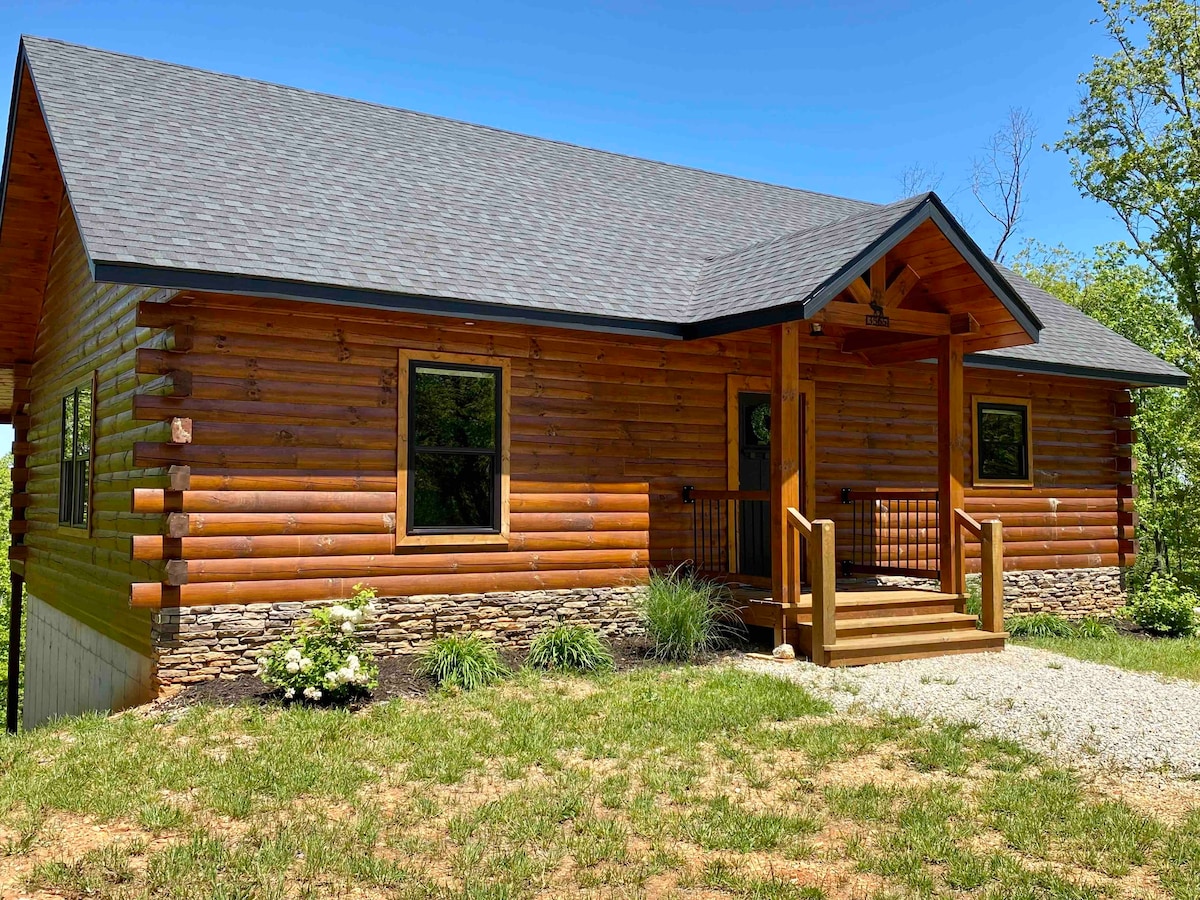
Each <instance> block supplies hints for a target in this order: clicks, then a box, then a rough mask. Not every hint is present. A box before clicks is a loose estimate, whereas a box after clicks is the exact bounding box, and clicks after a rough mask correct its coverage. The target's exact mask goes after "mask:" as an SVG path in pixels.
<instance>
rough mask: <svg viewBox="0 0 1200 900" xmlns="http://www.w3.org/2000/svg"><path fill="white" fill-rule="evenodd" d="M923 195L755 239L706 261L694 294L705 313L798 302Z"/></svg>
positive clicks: (720, 314) (916, 202)
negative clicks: (755, 240) (789, 232)
mask: <svg viewBox="0 0 1200 900" xmlns="http://www.w3.org/2000/svg"><path fill="white" fill-rule="evenodd" d="M924 199H925V195H921V196H919V197H912V198H910V199H908V200H901V201H900V202H899V203H893V204H891V205H889V206H872V207H869V208H868V209H865V210H859V211H857V212H855V213H853V214H851V215H850V216H849V217H847V218H845V219H841V220H839V221H837V222H833V223H829V224H825V225H818V226H815V227H812V228H805V229H802V230H801V231H794V232H792V233H791V234H785V235H784V236H783V237H777V238H774V239H772V240H767V241H761V242H759V243H757V244H753V245H751V246H749V247H745V248H742V249H738V250H735V251H733V252H732V253H727V254H725V255H724V256H719V257H717V258H716V259H712V260H710V261H709V262H708V263H707V264H706V265H705V266H704V274H703V275H702V276H701V278H700V281H699V283H698V284H697V286H696V293H695V297H696V299H697V301H698V304H699V305H701V306H702V308H703V310H704V314H705V316H706V317H711V318H717V317H718V316H728V315H732V314H734V313H738V312H747V311H750V310H756V309H767V308H770V307H774V306H782V305H784V304H787V303H802V302H803V301H804V300H805V299H806V298H808V297H809V296H811V295H812V293H813V292H814V291H816V290H817V288H819V287H821V286H822V285H823V284H825V282H827V281H828V280H829V279H830V278H832V277H833V276H834V275H836V274H837V273H838V272H839V271H840V270H841V268H842V267H843V266H844V265H845V264H846V263H847V262H849V259H850V257H851V256H853V255H854V254H855V253H857V252H859V251H860V250H862V248H863V247H864V246H865V245H866V244H868V243H869V242H871V241H872V240H874V239H875V238H877V237H878V236H879V235H880V234H881V233H883V232H885V231H886V230H887V229H888V228H890V227H891V226H893V225H895V224H896V223H897V222H898V221H900V220H901V219H902V218H904V216H905V215H906V214H907V213H909V212H911V211H912V210H913V209H914V208H915V207H916V206H918V205H919V204H920V203H921V202H922V201H923V200H924Z"/></svg>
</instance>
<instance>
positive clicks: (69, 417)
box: [58, 384, 92, 528]
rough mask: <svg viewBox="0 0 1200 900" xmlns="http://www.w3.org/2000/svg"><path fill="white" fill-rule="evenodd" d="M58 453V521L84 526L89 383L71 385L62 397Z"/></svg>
mask: <svg viewBox="0 0 1200 900" xmlns="http://www.w3.org/2000/svg"><path fill="white" fill-rule="evenodd" d="M60 438H61V441H62V443H61V445H60V446H61V448H62V456H61V459H60V462H59V473H58V477H59V480H58V521H59V523H60V524H62V525H70V526H72V527H75V528H86V527H87V524H88V497H89V494H90V481H91V472H90V471H89V467H90V466H91V458H92V386H91V385H90V384H87V385H83V386H80V387H77V388H75V390H73V391H72V392H71V393H69V394H67V395H66V396H65V397H63V400H62V426H61V430H60Z"/></svg>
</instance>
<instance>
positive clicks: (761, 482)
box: [738, 391, 771, 578]
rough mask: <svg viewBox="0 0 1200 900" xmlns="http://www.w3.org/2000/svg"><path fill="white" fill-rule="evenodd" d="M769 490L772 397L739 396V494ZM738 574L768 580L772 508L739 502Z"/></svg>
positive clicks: (763, 395) (766, 504)
mask: <svg viewBox="0 0 1200 900" xmlns="http://www.w3.org/2000/svg"><path fill="white" fill-rule="evenodd" d="M770 489H771V395H770V394H757V393H751V392H749V391H741V392H739V393H738V490H739V491H769V490H770ZM738 503H739V505H740V507H741V508H740V509H739V510H738V516H739V518H740V520H741V521H740V523H739V524H740V525H741V528H740V529H739V535H738V572H739V573H740V574H742V575H752V576H759V577H764V578H770V577H771V504H770V503H769V502H764V501H761V500H740V501H738Z"/></svg>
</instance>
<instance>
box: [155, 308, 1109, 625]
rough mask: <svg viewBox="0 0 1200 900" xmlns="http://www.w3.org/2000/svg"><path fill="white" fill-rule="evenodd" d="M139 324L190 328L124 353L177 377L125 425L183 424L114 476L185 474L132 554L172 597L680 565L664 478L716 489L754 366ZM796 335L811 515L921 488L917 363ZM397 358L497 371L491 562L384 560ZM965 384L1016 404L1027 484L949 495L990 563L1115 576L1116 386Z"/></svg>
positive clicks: (382, 315)
mask: <svg viewBox="0 0 1200 900" xmlns="http://www.w3.org/2000/svg"><path fill="white" fill-rule="evenodd" d="M155 315H156V316H157V317H159V318H160V319H161V323H162V324H163V325H164V326H165V325H167V324H170V323H172V322H174V323H178V324H180V325H190V326H191V327H192V330H193V334H194V348H193V349H192V350H191V351H189V352H187V353H186V354H184V355H183V356H182V360H183V362H182V363H178V362H177V361H176V360H177V359H178V358H179V357H177V356H176V355H173V354H165V353H160V352H157V351H153V350H143V351H142V353H141V354H140V355H139V358H138V365H137V368H138V371H139V372H141V373H142V374H143V375H145V376H146V377H151V376H153V375H161V374H163V373H164V372H166V371H167V370H168V369H169V368H175V367H179V366H182V368H183V369H185V370H186V371H187V372H188V373H189V374H190V375H191V395H190V396H187V397H172V396H161V395H159V396H142V397H139V398H138V405H137V407H136V408H135V410H134V414H135V415H136V416H137V417H138V418H139V420H140V423H141V424H143V425H144V424H145V423H147V422H152V421H155V420H161V419H163V418H169V417H171V416H185V417H188V418H190V419H191V420H192V442H191V443H190V444H185V445H171V444H168V443H163V442H161V441H158V442H156V441H152V440H146V441H141V442H139V443H137V444H136V447H135V454H134V456H135V463H136V464H137V465H139V466H166V465H187V466H189V467H190V468H191V475H192V482H191V487H192V490H190V491H188V492H186V493H184V494H182V495H171V494H167V495H166V497H164V498H154V497H148V498H146V500H145V502H147V503H149V504H150V505H151V506H152V507H154V506H155V504H158V505H160V506H161V505H162V504H163V503H166V509H167V512H169V513H171V514H170V515H168V516H167V518H166V520H165V525H164V528H163V537H162V539H161V543H152V542H145V543H143V544H142V545H140V546H141V554H142V555H144V556H146V557H147V558H149V557H152V556H154V555H156V554H161V555H163V556H166V557H167V558H170V559H176V560H181V561H184V565H183V566H182V567H180V566H178V565H176V566H175V567H174V568H173V569H172V571H173V572H174V573H176V575H177V576H180V575H181V573H185V574H183V575H182V576H181V577H178V578H177V580H178V581H179V582H181V586H180V587H179V593H178V598H179V600H180V602H182V603H184V604H189V605H190V604H197V603H217V602H248V601H251V600H254V599H263V600H268V599H273V600H278V599H289V598H291V599H296V598H300V597H304V598H306V599H319V598H322V597H329V596H335V595H338V594H340V593H344V592H345V591H347V590H348V589H349V588H350V586H352V585H353V584H354V583H356V581H357V580H359V579H361V580H364V581H369V582H371V583H373V584H375V585H376V586H377V587H379V589H380V590H381V591H384V592H386V593H393V594H401V595H403V594H412V593H429V592H439V593H440V592H461V591H475V590H483V589H487V588H489V587H494V588H495V589H504V590H521V589H536V588H539V587H574V586H584V587H586V586H592V585H598V584H610V583H618V582H620V581H622V580H636V579H639V578H642V577H644V575H645V570H646V568H647V566H648V565H672V564H676V563H679V562H681V561H683V560H686V559H687V558H688V557H689V556H690V555H691V550H692V538H691V507H689V506H686V505H684V504H683V503H682V502H681V501H680V492H681V489H682V487H683V486H684V485H685V484H692V485H695V486H696V487H699V488H723V487H725V484H726V460H725V408H726V407H725V384H726V376H727V375H728V374H733V373H737V374H748V375H767V374H769V362H770V360H769V356H770V354H769V344H768V340H767V334H766V332H765V331H756V332H746V333H743V334H740V335H737V336H735V337H733V338H729V339H719V340H706V341H699V342H689V343H680V342H670V341H657V340H653V339H640V338H624V337H615V336H611V335H598V334H591V333H585V332H569V331H563V330H557V329H541V328H532V327H520V326H507V325H496V324H492V323H482V322H481V323H479V324H478V325H475V326H466V325H464V324H462V323H461V322H459V321H457V320H450V319H441V318H434V317H417V316H411V315H404V314H399V313H395V314H393V313H386V312H373V311H365V310H353V311H352V310H338V311H336V312H334V311H330V310H328V309H327V308H324V307H320V306H316V305H312V304H297V303H288V302H284V301H269V300H263V299H251V298H241V297H226V296H198V297H181V298H177V299H176V300H175V301H173V302H172V303H171V304H168V305H167V306H166V307H162V308H160V309H159V311H158V312H156V313H155ZM803 340H804V347H803V351H802V352H803V354H804V355H803V358H802V359H801V360H800V361H799V365H800V368H801V377H802V378H808V379H812V380H814V381H816V382H817V423H818V424H817V430H818V440H817V444H818V468H817V472H818V496H819V509H818V514H819V515H822V516H831V517H833V518H835V519H837V520H838V521H839V525H842V526H845V525H846V523H845V521H844V519H843V516H844V512H845V510H846V508H845V507H843V506H842V504H841V503H840V502H839V500H838V492H839V491H840V489H841V488H842V487H854V486H858V487H870V486H877V485H879V486H909V485H912V486H925V487H928V486H932V485H933V484H934V482H935V480H936V469H937V466H936V458H935V448H936V422H935V410H936V398H935V394H934V388H933V367H932V366H929V365H922V364H909V365H905V366H896V367H891V368H874V369H873V368H869V367H866V366H864V365H862V364H861V363H858V362H856V361H855V360H854V359H853V358H851V357H847V356H844V355H843V354H840V353H838V352H837V351H836V350H834V349H832V348H831V347H830V346H829V343H828V341H827V340H826V341H822V340H820V339H809V338H807V337H805V338H804V339H803ZM401 347H404V348H409V349H417V350H431V351H445V352H453V353H466V354H476V355H493V354H494V355H501V356H505V357H508V358H509V359H510V360H511V365H512V418H511V428H512V448H511V450H512V488H511V491H512V518H511V532H512V538H511V542H510V548H509V550H508V551H507V552H504V551H495V550H494V549H493V550H488V551H483V552H478V551H465V552H460V553H445V552H437V553H434V554H428V555H426V554H418V555H416V556H414V555H413V554H411V553H402V554H396V553H394V552H393V550H392V545H393V540H394V534H393V532H394V528H395V519H394V515H391V514H390V513H391V511H392V510H394V503H392V502H391V501H390V500H386V498H384V499H381V494H393V495H394V492H395V489H396V482H395V468H396V458H395V446H396V414H397V395H396V381H397V378H396V375H397V373H396V352H397V349H398V348H401ZM973 393H988V394H1000V395H1004V396H1032V397H1033V398H1034V400H1035V403H1034V423H1035V429H1036V431H1035V465H1036V469H1037V471H1036V474H1035V477H1036V480H1037V487H1036V488H1035V489H1033V490H1027V491H978V492H977V491H973V490H968V498H969V499H968V509H970V510H972V511H975V512H979V513H988V512H992V511H995V512H998V513H999V514H1000V515H1001V516H1002V517H1003V518H1004V519H1005V520H1006V522H1008V523H1009V524H1010V525H1012V526H1013V527H1017V526H1019V527H1020V528H1021V529H1023V530H1021V531H1018V532H1013V536H1012V538H1011V539H1012V554H1011V557H1010V562H1011V564H1012V565H1014V566H1019V567H1023V568H1054V567H1058V566H1063V565H1108V564H1112V563H1114V562H1115V559H1116V552H1117V548H1116V509H1117V500H1116V483H1117V475H1116V468H1115V465H1114V458H1115V455H1116V454H1115V450H1114V446H1113V441H1114V427H1115V426H1114V413H1113V402H1114V401H1115V399H1116V398H1118V397H1122V396H1124V395H1123V393H1122V392H1121V391H1119V390H1118V389H1117V387H1116V386H1115V385H1114V386H1108V385H1099V386H1098V385H1097V384H1096V383H1094V382H1080V381H1071V380H1069V379H1058V380H1052V379H1047V378H1035V377H1032V376H1031V377H1028V378H1019V377H1016V376H1014V375H1010V374H1006V373H994V372H982V371H979V370H974V371H970V372H969V373H968V376H967V394H968V396H969V395H970V394H973ZM967 414H968V413H967V411H966V410H964V416H966V415H967ZM968 433H969V431H968ZM305 495H307V496H305ZM169 498H174V499H173V500H172V499H169ZM385 500H386V502H385ZM171 502H174V503H176V504H177V505H176V506H173V507H172V506H171V505H170V504H171ZM389 504H390V505H389ZM989 504H991V505H992V506H989ZM992 507H994V510H993V509H992ZM156 508H157V507H156ZM1081 517H1082V518H1081ZM1085 525H1086V526H1087V527H1088V528H1091V529H1099V531H1090V530H1089V531H1086V532H1082V531H1080V530H1079V529H1080V528H1082V527H1084V526H1085ZM168 580H170V579H168ZM184 581H186V583H182V582H184ZM169 590H170V589H168V591H169ZM143 591H144V592H146V591H148V592H150V594H154V595H157V593H158V591H157V589H155V588H150V587H147V588H144V589H143ZM144 596H145V594H144ZM173 600H174V596H173V595H170V597H169V601H170V602H173Z"/></svg>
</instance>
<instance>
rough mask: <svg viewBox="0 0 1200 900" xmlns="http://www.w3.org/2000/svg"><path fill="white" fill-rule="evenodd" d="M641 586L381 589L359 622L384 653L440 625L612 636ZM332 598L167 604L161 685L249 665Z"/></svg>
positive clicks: (518, 641)
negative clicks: (372, 609) (574, 627)
mask: <svg viewBox="0 0 1200 900" xmlns="http://www.w3.org/2000/svg"><path fill="white" fill-rule="evenodd" d="M643 591H644V588H640V587H633V586H625V587H610V588H578V589H572V590H556V591H511V592H510V591H506V592H497V593H491V594H450V595H447V594H443V595H435V596H422V597H390V598H384V597H381V598H379V599H377V600H376V601H375V604H376V606H377V607H378V608H379V616H378V617H377V618H376V619H375V620H374V621H373V622H371V623H370V624H369V625H368V626H367V627H366V628H364V630H363V637H364V642H365V643H366V645H367V646H368V647H370V648H371V649H373V650H375V651H376V652H377V653H379V654H380V655H381V656H388V655H393V654H400V653H411V652H412V651H414V650H417V649H419V648H421V647H423V646H424V645H426V644H427V643H428V642H429V641H430V640H431V639H432V638H433V636H434V631H435V628H436V630H437V632H438V633H442V634H444V633H447V632H464V633H465V632H470V633H474V634H479V635H482V636H485V637H489V638H493V639H495V640H496V641H497V642H499V643H500V644H502V645H507V646H511V647H523V646H526V645H528V643H529V641H530V639H531V638H532V637H533V636H534V634H536V633H537V632H539V631H541V630H542V629H543V628H545V627H546V626H548V625H553V624H555V623H557V622H559V621H563V622H569V623H573V624H574V623H579V624H589V625H592V626H593V627H595V628H596V629H597V630H598V631H599V632H600V633H601V634H603V635H605V636H606V637H609V638H618V637H627V636H630V635H634V634H637V633H639V632H640V631H641V628H640V625H639V624H638V618H637V611H636V606H637V604H636V601H637V599H638V598H639V596H640V595H641V593H642V592H643ZM332 602H333V601H320V602H311V603H253V604H249V605H222V606H193V607H185V608H181V609H164V610H161V611H159V612H156V613H155V615H154V619H153V623H152V630H153V641H154V646H155V648H156V656H157V658H156V662H157V680H158V684H159V686H160V687H168V686H172V685H183V684H189V683H192V682H197V681H207V680H209V679H211V678H216V677H218V676H221V675H237V674H240V673H243V672H251V671H253V670H254V667H255V658H254V657H255V655H256V654H257V653H258V651H259V650H261V649H262V648H263V647H265V646H266V645H268V644H270V643H271V642H273V641H276V640H278V639H279V638H280V637H282V636H283V635H284V634H286V633H287V632H288V630H289V629H290V628H291V626H292V624H293V623H294V622H295V621H296V620H297V619H300V618H303V617H304V616H306V615H308V613H309V612H310V611H311V610H313V609H318V608H320V607H324V606H330V605H331V604H332Z"/></svg>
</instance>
